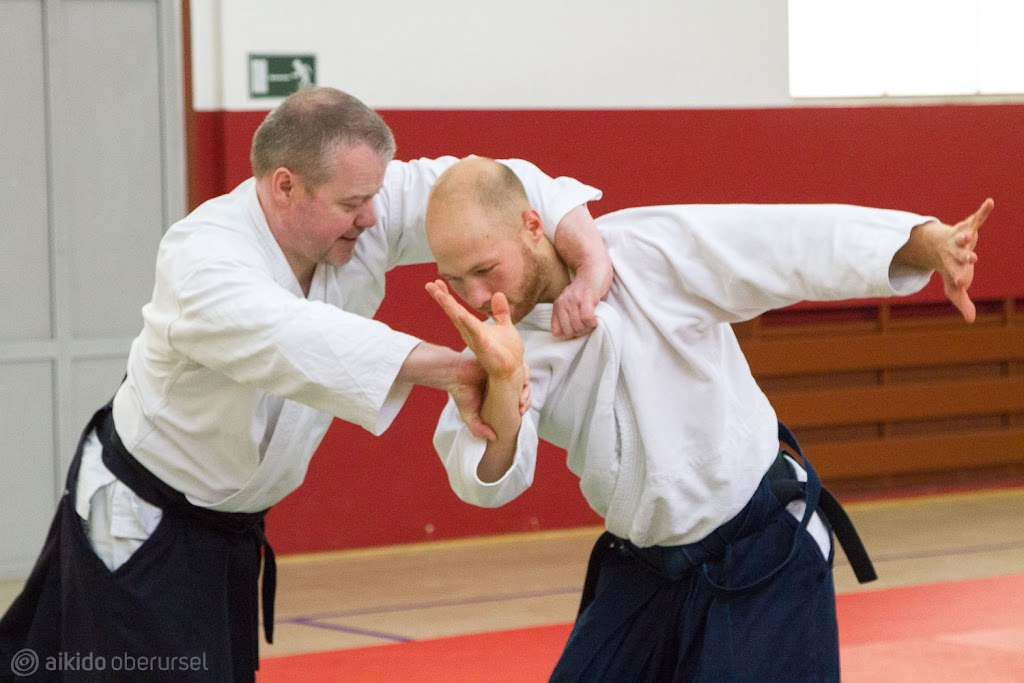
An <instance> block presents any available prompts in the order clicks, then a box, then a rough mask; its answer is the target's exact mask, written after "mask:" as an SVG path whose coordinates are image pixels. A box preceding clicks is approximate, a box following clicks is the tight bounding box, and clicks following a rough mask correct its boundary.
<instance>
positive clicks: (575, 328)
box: [551, 205, 612, 339]
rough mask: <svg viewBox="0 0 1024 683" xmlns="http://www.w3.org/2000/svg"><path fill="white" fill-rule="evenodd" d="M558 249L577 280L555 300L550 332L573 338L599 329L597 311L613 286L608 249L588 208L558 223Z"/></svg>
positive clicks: (566, 215)
mask: <svg viewBox="0 0 1024 683" xmlns="http://www.w3.org/2000/svg"><path fill="white" fill-rule="evenodd" d="M555 250H556V251H557V252H558V255H559V256H561V257H562V260H563V261H565V263H566V265H567V266H569V269H570V270H572V271H573V272H574V273H575V277H574V278H573V281H572V282H571V283H570V284H569V286H568V287H566V288H565V289H564V290H563V291H562V293H561V294H560V295H559V297H558V298H557V299H555V305H554V309H553V311H552V316H551V333H552V334H553V335H555V336H556V337H559V338H561V339H572V338H573V337H579V336H582V335H584V334H586V333H588V332H590V331H591V330H593V329H594V328H595V327H597V316H595V315H594V309H595V308H596V307H597V303H598V302H599V301H600V300H601V299H603V298H604V295H605V294H607V293H608V289H609V288H610V287H611V285H612V262H611V259H610V258H609V257H608V249H607V247H605V244H604V240H603V239H602V238H601V234H600V233H599V232H598V231H597V225H595V223H594V218H593V216H591V215H590V210H589V209H588V208H587V207H586V205H583V206H577V207H576V208H575V209H573V210H572V211H570V212H569V213H567V214H565V216H564V217H563V218H562V220H561V221H559V222H558V230H557V231H556V232H555Z"/></svg>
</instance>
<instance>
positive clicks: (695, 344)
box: [427, 158, 992, 681]
mask: <svg viewBox="0 0 1024 683" xmlns="http://www.w3.org/2000/svg"><path fill="white" fill-rule="evenodd" d="M991 209H992V202H991V200H986V201H985V202H984V203H983V204H982V206H981V208H980V209H978V211H977V212H976V213H974V214H973V215H972V216H970V217H968V218H967V219H965V220H963V221H961V222H959V223H957V224H956V225H946V224H944V223H942V222H940V221H938V220H935V219H933V218H929V217H924V216H918V215H915V214H911V213H905V212H900V211H891V210H884V209H870V208H863V207H854V206H842V205H802V206H801V205H793V206H786V205H778V206H769V205H761V206H755V205H735V206H732V205H729V206H662V207H645V208H635V209H626V210H623V211H618V212H615V213H612V214H608V215H605V216H602V217H600V218H598V219H597V224H598V229H599V231H600V232H601V234H602V235H603V237H604V239H605V241H606V243H607V246H608V250H609V254H610V256H611V259H612V264H613V267H614V278H613V281H612V286H611V290H610V292H609V293H608V295H607V297H606V298H605V301H603V302H602V303H600V304H599V305H598V307H597V310H596V314H597V318H598V325H597V328H596V329H595V330H594V331H593V332H591V333H590V334H589V335H588V336H586V337H583V338H578V339H573V340H557V339H555V338H554V337H553V336H552V335H551V333H550V329H549V328H550V320H551V309H552V302H553V301H554V300H555V299H556V298H557V297H558V295H559V293H560V292H561V291H562V290H563V289H564V288H565V287H566V286H567V285H568V284H569V283H570V282H571V280H572V277H573V274H572V273H571V271H570V270H569V268H568V267H567V266H566V264H565V263H564V261H563V260H562V259H561V258H560V257H559V256H558V254H557V253H556V251H555V250H554V249H553V247H552V244H551V242H550V241H549V240H548V239H547V237H545V235H544V229H543V228H544V226H543V222H542V220H541V218H540V216H539V214H538V213H537V212H536V211H535V210H534V209H533V208H531V206H530V204H529V202H528V200H527V198H526V195H525V193H524V191H523V188H522V186H521V185H520V183H519V181H518V180H517V179H516V177H515V175H514V174H511V173H509V172H508V171H507V170H506V169H504V168H503V167H501V166H500V165H499V164H496V163H495V162H493V161H491V160H488V159H480V158H475V159H467V160H463V161H460V162H459V163H457V164H455V165H454V166H452V167H451V168H450V169H448V170H447V171H445V172H444V173H443V174H442V175H441V176H440V178H439V179H438V182H437V183H436V185H435V187H434V189H433V191H432V193H431V196H430V200H429V203H428V207H427V239H428V242H429V244H430V248H431V250H432V252H433V255H434V257H435V259H436V261H437V265H438V271H439V274H440V276H441V278H443V279H439V280H437V281H435V282H433V283H429V284H428V285H427V289H428V291H429V292H430V294H431V295H432V296H433V297H434V299H435V300H436V301H437V302H438V303H439V304H440V306H441V307H442V309H443V310H444V311H445V313H447V315H448V316H449V318H450V319H451V320H452V322H453V323H454V325H455V326H456V328H457V329H458V331H459V332H460V334H461V335H462V337H463V339H464V340H465V341H466V343H467V344H468V346H469V350H470V351H471V352H472V353H473V354H474V355H475V356H476V357H477V359H478V360H479V362H480V363H481V365H482V366H483V367H484V369H485V371H486V372H487V374H488V387H487V394H486V398H485V401H484V404H483V406H482V408H481V416H482V418H483V419H484V421H485V422H487V424H489V425H491V427H492V428H493V429H494V431H495V433H496V438H493V439H482V438H479V437H476V436H474V435H473V434H472V433H471V431H470V430H469V429H468V428H467V427H466V425H465V424H463V423H462V421H461V420H460V419H459V415H458V411H457V409H456V406H455V405H454V403H452V402H451V401H449V404H448V406H447V407H446V408H445V410H444V413H443V414H442V416H441V418H440V421H439V424H438V427H437V430H436V432H435V435H434V445H435V448H436V449H437V451H438V453H439V455H440V457H441V459H442V461H443V463H444V466H445V468H446V469H447V472H448V477H449V482H450V484H451V486H452V488H453V489H454V491H455V492H456V493H457V495H458V496H459V497H460V498H461V499H463V500H464V501H466V502H469V503H471V504H474V505H478V506H482V507H497V506H500V505H504V504H505V503H508V502H509V501H511V500H513V499H514V498H516V497H517V496H518V495H519V494H521V493H522V492H523V491H525V490H526V489H527V488H528V487H529V486H530V485H531V484H532V482H533V476H534V466H535V462H536V457H537V444H538V440H539V439H544V440H546V441H549V442H550V443H553V444H555V445H556V446H559V447H562V448H564V449H566V451H567V464H568V467H569V469H570V470H572V472H573V473H575V474H576V475H577V476H579V478H580V487H581V489H582V492H583V495H584V496H585V498H586V500H587V502H588V503H589V504H590V506H591V507H592V508H593V509H594V510H595V511H596V512H597V513H598V514H600V515H601V516H602V517H603V518H604V520H605V524H606V527H607V531H606V532H605V533H604V534H603V535H602V536H601V537H600V539H598V542H597V544H596V545H595V548H594V552H593V554H592V556H591V561H590V566H589V568H588V576H587V585H586V586H585V587H584V595H583V599H582V604H581V608H580V614H579V615H578V618H577V621H576V624H575V627H574V629H573V631H572V634H571V635H570V637H569V641H568V643H567V645H566V648H565V651H564V652H563V654H562V656H561V659H560V660H559V662H558V665H557V666H556V668H555V670H554V673H553V674H552V680H557V681H568V680H586V681H595V680H629V681H645V680H646V681H667V680H677V681H693V680H836V679H838V677H839V647H838V632H837V623H836V614H835V589H834V585H833V581H832V571H831V569H832V559H833V549H832V530H833V527H834V528H835V530H836V532H837V535H838V537H839V539H840V541H841V542H843V545H844V549H846V551H847V554H848V556H850V558H851V563H852V564H853V566H854V568H855V571H856V572H857V573H858V578H859V579H861V580H862V581H866V580H871V579H873V578H874V570H873V568H872V567H871V563H870V560H869V559H868V557H867V554H866V553H865V552H864V551H863V546H861V545H860V542H859V539H858V538H857V537H856V532H855V531H854V530H853V527H852V524H850V523H849V519H848V518H847V517H846V516H845V513H843V512H842V508H841V507H840V506H839V505H838V503H836V502H835V500H834V499H833V498H831V496H829V495H828V493H827V491H824V490H823V489H822V487H821V482H820V480H819V479H818V477H817V475H816V474H815V472H814V470H813V468H812V467H811V466H810V464H809V463H808V462H807V461H806V459H805V458H804V457H803V455H802V453H801V452H800V449H799V444H797V443H796V440H795V438H793V437H792V434H791V433H790V432H789V430H788V429H786V428H785V426H784V425H781V424H780V423H779V422H778V418H777V416H776V414H775V411H774V409H773V408H772V406H771V404H770V403H769V401H768V399H767V398H766V397H765V395H764V393H763V392H762V391H761V389H760V388H759V387H758V385H757V383H756V381H755V380H754V378H753V376H752V375H751V373H750V370H749V368H748V366H747V363H746V360H745V358H744V356H743V353H742V351H741V349H740V346H739V344H738V343H737V341H736V337H735V336H734V334H733V331H732V328H731V326H730V323H733V322H738V321H741V320H747V319H750V318H753V317H755V316H757V315H760V314H761V313H764V312H766V311H769V310H772V309H775V308H779V307H783V306H788V305H790V304H794V303H797V302H799V301H803V300H815V301H831V300H841V299H850V298H864V297H884V296H898V295H907V294H911V293H913V292H916V291H918V290H920V289H921V288H922V287H924V286H925V285H926V284H927V283H928V281H929V280H930V278H931V277H932V275H933V273H934V272H936V271H937V272H939V273H940V275H941V277H942V279H943V281H944V283H945V290H946V293H947V295H948V297H949V298H950V300H951V301H952V302H953V304H954V305H955V306H956V307H957V308H958V309H959V310H960V311H961V312H962V314H963V316H964V317H965V319H966V320H967V321H969V322H970V321H973V319H974V315H975V310H974V305H973V303H972V302H971V300H970V297H969V296H968V294H967V289H968V287H969V286H970V284H971V280H972V278H973V274H974V263H975V261H976V259H977V257H976V255H975V253H974V248H975V245H976V243H977V234H978V227H979V226H980V225H981V224H982V223H983V222H984V220H985V218H986V217H987V215H988V213H989V211H991ZM449 288H450V289H452V290H454V292H455V293H456V294H457V295H458V296H459V297H461V299H462V300H463V301H464V302H466V303H467V304H468V305H469V306H470V307H471V308H472V309H475V310H476V311H479V312H483V313H486V314H487V315H489V316H491V317H492V318H493V321H492V323H493V324H485V323H483V322H481V321H480V320H479V319H478V318H477V317H475V316H474V315H473V314H471V313H470V312H469V311H468V310H466V308H465V307H463V306H462V304H460V303H459V302H458V301H457V300H456V299H455V298H454V297H453V296H452V295H451V294H449V292H448V290H449ZM527 368H528V370H527ZM527 378H528V381H529V387H530V392H531V395H532V406H531V407H530V409H529V410H528V411H527V412H526V413H525V414H523V415H521V414H520V410H519V400H520V396H521V390H522V387H523V382H524V381H525V380H526V379H527ZM840 531H842V533H839V532H840ZM847 542H848V543H847Z"/></svg>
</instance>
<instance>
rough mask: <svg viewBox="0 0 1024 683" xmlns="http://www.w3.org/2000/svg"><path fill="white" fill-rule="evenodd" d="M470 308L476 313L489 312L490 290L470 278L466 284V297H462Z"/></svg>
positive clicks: (478, 281) (480, 282)
mask: <svg viewBox="0 0 1024 683" xmlns="http://www.w3.org/2000/svg"><path fill="white" fill-rule="evenodd" d="M463 298H464V299H465V300H466V303H468V304H469V305H470V306H472V307H473V308H475V309H476V310H478V311H481V310H482V311H488V312H489V311H490V308H491V289H490V287H488V286H487V285H486V283H484V282H483V281H481V280H477V279H475V278H470V279H468V280H467V282H466V296H464V297H463Z"/></svg>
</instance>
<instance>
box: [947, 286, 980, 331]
mask: <svg viewBox="0 0 1024 683" xmlns="http://www.w3.org/2000/svg"><path fill="white" fill-rule="evenodd" d="M949 300H950V301H952V302H953V305H954V306H956V308H957V310H958V311H960V313H961V314H962V315H963V316H964V320H966V321H967V322H969V323H973V322H974V319H975V318H976V317H977V309H976V308H975V306H974V302H973V301H971V297H970V296H968V294H967V290H966V289H965V288H961V289H955V290H953V291H952V292H950V294H949Z"/></svg>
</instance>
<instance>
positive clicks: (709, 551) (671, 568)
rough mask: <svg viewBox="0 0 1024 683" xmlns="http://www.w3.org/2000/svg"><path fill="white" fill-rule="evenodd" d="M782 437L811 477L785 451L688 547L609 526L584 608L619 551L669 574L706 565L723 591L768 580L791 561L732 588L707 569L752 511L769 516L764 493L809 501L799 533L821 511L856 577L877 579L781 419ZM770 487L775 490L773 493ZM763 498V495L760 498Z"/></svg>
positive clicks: (594, 558)
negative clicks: (644, 539)
mask: <svg viewBox="0 0 1024 683" xmlns="http://www.w3.org/2000/svg"><path fill="white" fill-rule="evenodd" d="M779 441H780V442H781V443H783V444H785V445H786V446H788V447H789V448H790V449H792V450H793V451H794V453H793V454H792V455H793V456H794V458H799V459H800V460H802V461H803V463H802V465H803V467H804V469H805V471H806V472H807V481H805V482H803V481H798V480H797V479H796V476H795V472H794V470H793V469H792V468H791V466H790V464H789V463H788V462H787V460H786V458H785V453H784V452H783V451H782V450H780V451H779V453H778V456H777V457H776V459H775V462H773V463H772V466H771V467H770V468H769V469H768V472H767V473H765V475H764V477H763V479H762V481H761V483H760V484H759V485H758V489H757V491H756V492H755V493H754V496H753V497H752V499H751V501H750V502H749V503H748V504H747V505H746V506H745V507H744V509H743V510H741V511H740V512H739V513H738V514H737V515H736V516H735V517H733V518H732V519H730V520H729V521H728V522H726V523H725V524H723V525H722V526H720V527H718V528H717V529H715V530H714V531H712V532H711V533H710V534H708V536H706V537H705V538H703V539H701V540H699V541H696V542H694V543H689V544H687V545H683V546H653V547H649V548H639V547H637V546H636V545H634V544H633V543H631V542H630V541H629V540H627V539H623V538H619V537H618V536H615V535H614V534H612V533H611V532H609V531H605V532H604V533H603V534H602V535H601V536H600V537H599V538H598V540H597V542H596V543H595V544H594V548H593V550H592V551H591V555H590V561H589V563H588V565H587V576H586V579H585V580H584V585H583V595H582V597H581V599H580V612H582V611H583V610H584V609H585V608H586V607H587V605H589V604H590V602H591V601H592V600H593V597H594V594H595V593H596V591H597V578H598V574H599V573H600V569H601V565H602V564H604V560H605V558H606V557H608V554H609V553H612V552H615V551H617V552H625V553H629V554H630V555H633V556H634V557H636V558H637V560H639V561H640V562H641V563H643V564H645V565H647V566H649V567H651V568H652V569H654V570H655V571H657V572H658V573H660V574H662V575H665V576H668V577H675V578H678V577H679V576H681V575H682V573H684V572H686V571H689V570H690V569H695V568H699V567H703V568H704V575H705V578H706V579H707V581H708V583H709V584H711V586H712V587H713V588H715V589H716V590H719V591H722V592H728V593H736V592H740V591H747V590H751V589H753V588H756V587H757V586H760V585H762V584H763V583H765V582H767V581H768V580H769V579H770V578H771V577H772V576H774V575H775V573H776V572H778V571H779V570H780V569H782V567H783V566H785V564H786V563H787V562H789V558H787V559H786V560H785V561H784V562H783V563H782V564H781V565H779V566H778V567H775V568H774V569H773V570H772V571H770V572H768V573H767V574H765V575H764V576H762V577H760V578H759V579H757V580H756V581H753V582H751V583H748V584H746V585H742V586H733V587H727V586H721V585H718V584H716V583H715V582H714V581H712V580H711V578H710V576H708V574H707V571H706V564H705V563H706V562H707V561H708V560H712V559H715V558H718V557H721V556H722V555H724V554H725V550H726V547H727V546H728V545H729V543H731V542H733V541H735V540H738V538H739V537H740V536H739V534H741V533H744V532H743V531H741V530H742V529H748V530H749V529H751V528H752V526H753V527H756V524H754V525H751V519H750V518H749V516H750V515H764V513H765V510H764V505H763V504H760V505H755V504H754V503H755V502H759V501H755V499H757V498H758V497H759V496H762V497H763V496H769V497H770V496H771V495H772V494H774V497H775V498H777V499H778V502H779V503H781V504H782V505H783V506H785V505H787V504H788V503H790V502H791V501H793V500H797V499H804V500H806V501H807V509H806V510H805V511H804V515H803V518H802V519H801V520H800V526H799V529H798V533H799V531H800V530H802V529H806V528H807V524H808V523H809V522H810V519H811V517H812V516H813V514H814V513H815V512H820V513H821V514H822V515H823V516H824V517H825V518H826V519H828V521H829V523H830V524H831V525H832V529H833V531H834V532H835V536H836V539H837V540H838V541H839V544H840V545H841V546H842V548H843V551H844V552H845V553H846V556H847V558H848V559H849V561H850V566H851V567H852V568H853V573H854V575H855V576H856V577H857V580H858V581H859V582H860V583H867V582H869V581H874V580H875V579H877V578H878V575H877V574H876V573H875V568H874V566H873V565H872V563H871V558H870V557H869V556H868V553H867V550H865V548H864V544H863V543H862V542H861V540H860V536H859V535H858V534H857V529H856V528H855V527H854V525H853V521H852V520H851V519H850V517H849V515H847V514H846V511H845V510H844V509H843V506H842V505H840V503H839V501H838V500H836V498H835V497H834V496H833V495H832V494H831V493H829V492H828V490H827V489H825V487H823V486H822V485H821V480H820V479H819V478H818V474H817V472H815V471H814V468H813V467H811V464H810V463H809V462H808V461H807V458H806V457H805V456H804V454H803V451H802V450H801V449H800V444H799V443H797V440H796V437H794V436H793V433H792V432H791V431H790V430H789V428H788V427H787V426H786V425H784V424H782V423H781V422H780V423H779ZM769 490H770V492H771V493H768V491H769ZM760 500H764V499H763V498H761V499H760ZM776 509H777V508H776ZM796 548H797V543H796V542H795V541H794V544H793V549H792V551H791V553H790V558H791V557H792V555H793V554H795V553H796Z"/></svg>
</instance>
